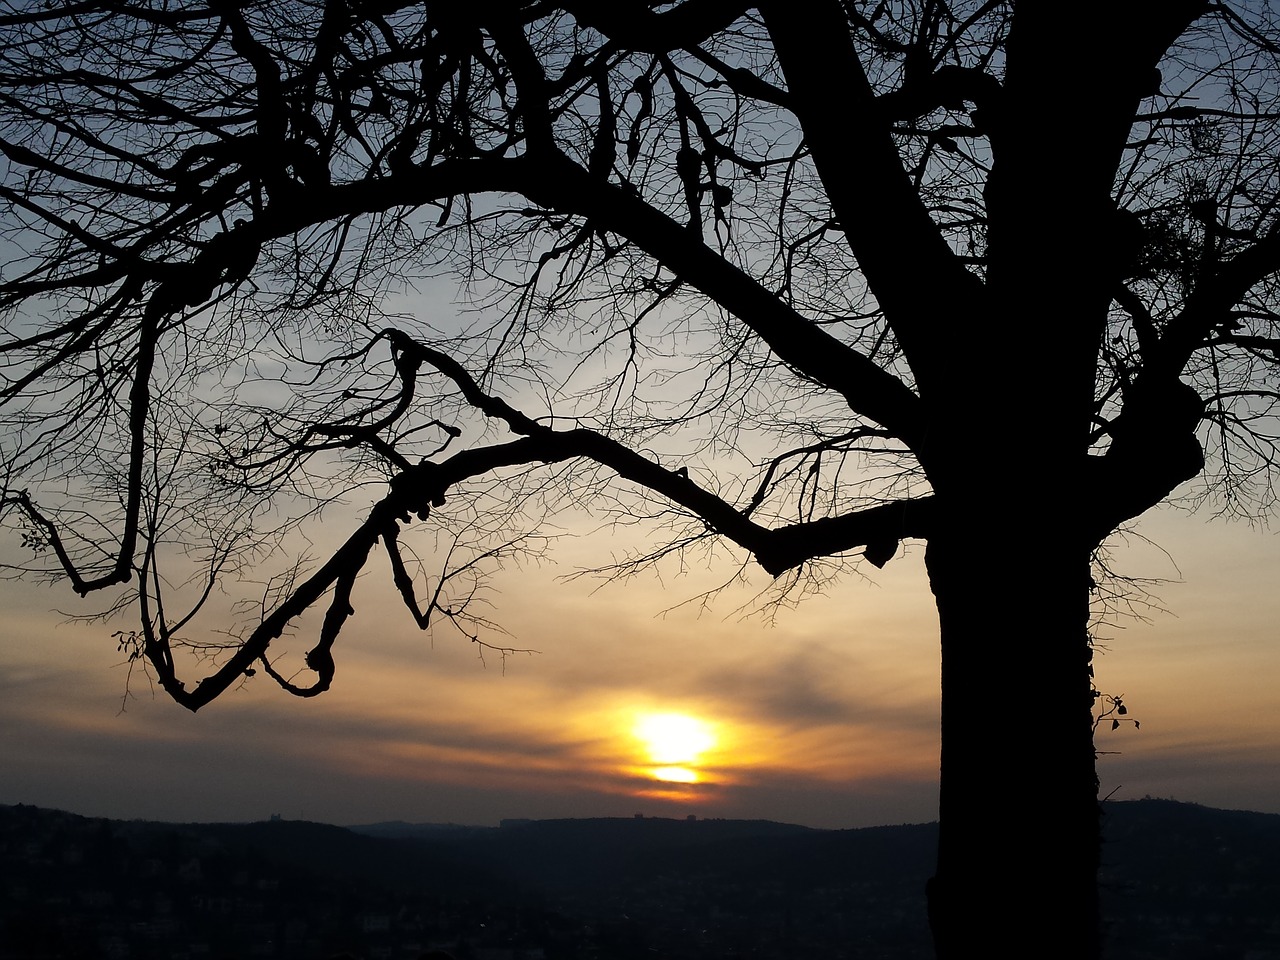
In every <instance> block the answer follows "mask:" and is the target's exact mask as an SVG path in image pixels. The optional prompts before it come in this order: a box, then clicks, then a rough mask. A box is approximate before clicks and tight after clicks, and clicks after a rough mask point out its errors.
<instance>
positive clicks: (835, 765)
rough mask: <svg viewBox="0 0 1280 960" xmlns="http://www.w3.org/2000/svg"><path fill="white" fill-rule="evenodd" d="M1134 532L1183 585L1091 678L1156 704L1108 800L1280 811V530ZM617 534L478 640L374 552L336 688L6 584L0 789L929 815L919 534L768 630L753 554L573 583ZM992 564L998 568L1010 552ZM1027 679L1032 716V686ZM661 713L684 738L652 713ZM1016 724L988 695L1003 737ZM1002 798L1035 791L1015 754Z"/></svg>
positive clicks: (507, 811) (169, 804)
mask: <svg viewBox="0 0 1280 960" xmlns="http://www.w3.org/2000/svg"><path fill="white" fill-rule="evenodd" d="M1139 532H1140V533H1141V534H1142V535H1143V536H1144V537H1146V538H1147V539H1148V540H1149V541H1151V543H1153V544H1155V545H1156V546H1152V545H1151V544H1148V543H1146V542H1144V541H1142V540H1141V539H1133V540H1131V542H1130V543H1129V545H1128V546H1125V545H1120V546H1118V547H1117V551H1116V557H1115V562H1116V565H1117V567H1118V569H1119V570H1120V572H1122V573H1124V574H1126V575H1130V576H1141V577H1150V578H1160V579H1163V580H1164V581H1165V582H1163V583H1161V584H1158V585H1157V586H1155V587H1154V588H1153V589H1154V591H1155V594H1156V598H1157V600H1158V607H1153V608H1149V609H1148V610H1146V616H1145V617H1144V618H1134V617H1127V618H1122V619H1119V620H1117V621H1115V622H1114V623H1113V624H1112V625H1111V626H1109V627H1107V628H1104V629H1103V631H1102V638H1103V641H1104V651H1103V654H1102V656H1101V657H1100V658H1099V659H1098V660H1097V675H1098V684H1099V686H1100V687H1101V689H1103V690H1104V691H1106V692H1108V693H1111V694H1117V695H1121V696H1123V697H1124V700H1125V702H1126V704H1127V705H1128V707H1129V711H1130V714H1129V715H1130V716H1131V717H1132V718H1136V719H1138V720H1139V721H1140V723H1141V728H1140V729H1134V728H1133V727H1132V726H1131V725H1129V724H1126V725H1124V726H1122V727H1121V729H1120V730H1117V731H1114V732H1113V731H1111V730H1109V729H1103V730H1102V731H1100V734H1099V744H1098V745H1099V748H1100V749H1101V750H1103V751H1105V754H1104V755H1103V756H1102V757H1101V759H1100V761H1099V773H1100V777H1101V782H1102V788H1101V789H1102V794H1103V795H1104V796H1105V795H1111V796H1114V797H1115V798H1116V799H1132V798H1139V797H1143V796H1156V797H1169V798H1173V799H1177V800H1184V801H1193V802H1197V803H1202V804H1206V805H1211V806H1217V807H1225V808H1232V809H1252V810H1262V811H1268V812H1275V813H1280V636H1278V635H1277V634H1278V630H1277V626H1276V625H1277V624H1280V589H1278V588H1277V585H1278V584H1280V539H1277V536H1276V535H1275V534H1274V533H1272V532H1270V531H1268V530H1265V529H1258V528H1250V527H1248V526H1246V525H1243V524H1239V523H1228V522H1224V521H1215V520H1211V519H1210V518H1208V517H1206V516H1203V515H1188V514H1186V513H1182V512H1179V511H1176V510H1173V509H1170V508H1161V509H1159V510H1157V511H1155V512H1153V513H1152V514H1150V515H1148V517H1146V518H1144V520H1143V521H1142V523H1141V524H1140V526H1139ZM609 548H610V543H609V537H608V535H607V534H597V535H594V536H585V537H582V538H580V539H578V538H570V539H566V540H563V541H560V542H558V543H557V544H556V545H555V547H554V549H553V558H554V562H553V563H547V564H543V565H541V566H532V567H528V568H524V569H507V570H506V571H504V572H502V573H501V574H499V579H498V580H497V581H496V582H495V584H494V587H495V593H494V597H495V609H494V611H493V614H494V617H495V618H496V619H497V620H499V621H500V622H501V623H503V625H504V626H505V627H507V629H509V630H510V631H511V633H512V637H511V642H512V644H513V645H515V646H519V647H527V648H532V649H534V650H536V651H537V652H536V653H532V654H518V655H513V656H508V657H507V658H505V660H504V659H503V658H501V657H499V656H496V655H495V654H493V653H489V654H488V655H486V656H485V657H484V658H483V659H481V658H480V657H479V656H478V654H479V653H480V651H479V650H478V649H477V648H476V647H475V646H474V645H471V644H468V643H466V642H465V641H462V640H460V639H459V638H458V637H457V636H456V635H450V634H447V633H440V634H438V635H436V636H435V637H432V636H429V635H425V634H422V633H420V632H418V631H417V629H416V628H415V627H414V626H413V624H412V622H411V621H410V620H409V618H408V616H407V615H406V614H405V613H404V611H403V609H402V608H401V609H397V603H398V601H397V600H396V599H395V598H394V596H393V595H392V594H391V592H390V591H389V588H388V583H387V578H386V576H385V575H384V574H383V573H382V571H381V569H378V570H377V571H376V572H374V573H372V574H370V575H368V576H366V577H364V578H362V579H361V581H360V582H359V584H358V585H357V588H356V592H355V596H354V601H355V603H354V605H355V607H356V617H355V618H354V619H353V620H352V621H350V623H349V625H348V627H347V629H346V631H345V632H344V634H343V635H342V637H341V639H340V640H339V643H338V646H337V647H336V648H335V653H336V655H337V661H338V672H337V676H336V680H335V685H334V688H333V690H331V691H330V692H329V693H327V694H325V695H323V696H320V697H317V698H314V699H311V700H299V699H296V698H293V697H290V696H288V695H286V694H284V693H283V692H281V691H280V690H278V689H277V688H275V687H274V686H273V685H272V684H271V683H270V682H269V681H268V680H267V678H265V677H258V678H256V679H255V680H254V681H252V682H250V683H249V684H247V685H246V686H245V687H243V688H241V689H239V690H232V691H229V692H228V693H227V694H225V695H224V696H223V697H222V698H221V699H220V700H218V701H215V702H214V703H213V704H211V705H210V706H208V707H206V708H205V709H204V710H202V711H201V712H200V713H199V714H191V713H189V712H187V711H185V710H184V709H182V708H180V707H178V706H177V705H176V704H174V703H173V702H171V701H170V700H169V699H168V698H167V697H166V696H164V695H163V694H162V693H160V692H159V691H152V690H151V689H150V688H149V687H148V684H147V683H146V680H145V678H143V677H140V676H139V675H138V674H136V673H135V675H134V676H133V678H132V680H130V679H129V676H128V670H127V667H126V666H124V665H123V664H122V663H121V661H122V660H123V657H122V655H121V654H119V653H118V652H117V650H116V641H115V640H114V639H113V638H112V637H111V633H112V631H113V630H117V629H121V628H127V626H128V622H127V620H122V621H120V622H118V623H112V624H101V623H97V624H92V623H90V624H86V623H80V622H70V621H68V619H67V616H66V614H69V613H75V612H77V610H78V609H79V608H78V607H77V604H78V603H80V601H79V600H78V599H77V598H76V597H75V596H74V594H72V593H71V591H70V590H69V589H67V588H66V587H53V588H50V587H45V586H41V585H36V584H25V583H23V584H15V583H3V584H0V604H2V605H3V606H2V607H0V609H3V611H4V615H3V620H2V621H0V623H2V624H3V626H2V627H0V636H2V637H3V639H2V640H0V803H5V804H14V803H28V804H36V805H39V806H44V807H54V808H60V809H65V810H70V811H72V812H75V813H79V814H84V815H89V816H107V817H113V818H121V819H130V818H146V819H160V820H169V821H246V820H259V819H265V818H267V817H268V816H270V815H272V814H280V815H281V816H283V817H285V818H289V819H308V820H316V821H323V822H329V823H339V824H358V823H371V822H378V821H384V820H406V821H411V822H446V823H468V824H481V825H488V824H496V823H497V822H498V821H499V820H501V819H503V818H508V817H533V818H553V817H587V816H624V817H625V816H632V815H634V814H636V813H642V814H644V815H646V816H675V817H683V816H688V815H691V814H692V815H695V816H699V817H734V818H767V819H772V820H779V821H785V822H792V823H802V824H807V825H810V826H816V827H830V828H846V827H859V826H871V825H877V824H886V823H890V824H892V823H910V822H921V821H927V820H931V819H934V817H935V816H936V799H937V763H938V732H937V731H938V651H937V640H936V635H937V634H936V623H935V620H934V613H933V609H932V603H931V598H930V596H929V594H928V589H927V584H926V580H925V577H924V570H923V562H922V558H923V545H922V544H918V543H915V544H908V545H907V546H906V548H905V550H900V552H899V554H898V556H897V557H896V558H895V559H894V560H893V561H891V562H890V563H889V565H888V566H887V567H886V568H885V569H884V570H882V571H870V572H871V573H872V574H873V576H872V577H871V578H870V579H860V578H858V577H856V576H851V577H847V578H845V579H844V580H842V581H840V582H838V583H837V584H835V585H834V586H833V587H832V588H831V589H830V590H829V591H828V593H827V594H826V595H824V596H820V597H816V598H811V599H809V600H806V601H804V602H803V603H802V604H800V605H799V606H798V607H797V608H795V609H792V610H783V611H781V612H780V614H779V616H778V617H777V619H776V621H775V622H773V623H770V622H767V621H766V620H765V619H764V618H762V617H761V616H759V615H758V614H757V615H752V614H749V613H748V614H744V613H742V612H741V610H740V608H741V607H742V605H743V604H744V603H748V602H749V601H750V599H751V597H752V596H753V593H754V591H758V590H760V589H761V588H762V587H763V586H764V585H765V584H766V582H767V578H766V576H765V575H764V574H763V573H760V572H757V573H756V574H755V575H754V578H753V580H752V583H751V584H750V585H748V586H747V587H744V588H741V589H738V590H729V591H727V592H726V593H725V594H724V595H722V596H720V597H719V598H718V599H717V600H716V601H715V602H714V603H713V604H712V606H711V607H710V609H699V608H698V607H697V606H696V605H693V606H686V607H678V608H676V609H671V608H672V606H673V605H674V604H677V603H679V602H680V601H682V600H685V599H687V598H690V597H693V596H696V595H697V594H698V593H699V592H700V591H701V590H704V589H706V588H708V587H710V586H713V585H715V584H717V583H719V582H721V581H722V580H724V579H726V578H727V577H728V576H730V575H731V574H732V572H733V567H732V565H731V564H730V563H723V564H713V565H712V569H709V570H708V569H703V568H699V567H694V568H693V569H690V570H689V571H687V572H686V573H685V575H683V576H671V575H669V574H670V571H666V572H664V573H663V574H662V575H661V576H659V575H656V574H655V575H642V576H640V577H638V578H635V579H633V580H630V581H628V582H625V583H609V584H604V585H600V584H598V583H594V582H585V581H582V580H575V581H568V582H567V581H566V580H565V579H564V578H565V575H566V574H570V573H572V572H573V571H574V570H575V569H578V568H579V567H581V566H586V565H590V564H592V563H598V562H599V560H600V556H601V551H607V550H608V549H609ZM725 559H726V560H727V559H728V558H725ZM990 562H991V565H992V568H991V577H992V580H993V581H994V582H996V583H998V581H999V577H1000V563H1001V562H1004V560H1003V558H996V559H995V560H992V561H990ZM868 569H869V568H868ZM59 611H60V612H59ZM306 639H307V638H306V637H305V636H302V635H300V636H298V637H297V638H295V639H294V640H293V641H291V644H292V647H293V648H294V652H295V654H297V653H300V652H301V651H302V650H305V649H306V647H307V646H309V644H307V643H306ZM1017 693H1018V694H1019V697H1018V699H1019V700H1020V701H1021V702H1022V703H1023V704H1024V706H1022V707H1021V708H1020V709H1022V710H1024V711H1027V712H1032V713H1033V712H1034V709H1035V697H1034V690H1023V691H1017ZM654 716H657V717H659V718H665V719H660V720H658V721H656V723H657V724H658V726H660V727H661V726H663V725H664V724H665V725H666V726H667V727H671V726H674V727H675V728H676V733H677V737H676V740H677V742H676V743H675V745H671V744H665V745H664V744H657V745H655V744H653V743H650V742H646V741H645V740H644V739H643V738H642V737H640V736H638V735H637V729H638V728H641V727H642V725H643V724H644V723H645V722H649V723H650V724H653V723H654V722H655V721H653V720H652V718H653V717H654ZM673 716H674V717H676V718H678V719H674V720H673V719H672V717H673ZM646 718H649V720H648V721H646ZM1010 719H1015V718H1009V717H1003V716H1001V715H999V713H998V712H996V711H993V717H992V724H991V738H992V748H993V749H995V750H998V749H999V741H1000V735H1001V734H1000V731H1001V727H1002V725H1003V723H1004V722H1006V721H1007V720H1010ZM672 768H674V770H673V769H672ZM661 776H666V777H668V779H665V780H664V779H658V777H661ZM671 777H675V778H676V781H678V780H679V779H684V780H686V781H688V780H693V781H696V782H676V781H673V780H672V779H670V778H671ZM1001 789H1002V788H1001V786H1000V785H998V784H997V785H994V786H993V794H994V795H996V796H997V797H998V796H999V795H1000V793H1001ZM1005 796H1007V797H1008V798H1009V799H1010V800H1011V801H1012V800H1018V799H1019V798H1018V795H1017V772H1016V758H1012V757H1011V759H1010V774H1009V780H1008V784H1007V792H1006V793H1005Z"/></svg>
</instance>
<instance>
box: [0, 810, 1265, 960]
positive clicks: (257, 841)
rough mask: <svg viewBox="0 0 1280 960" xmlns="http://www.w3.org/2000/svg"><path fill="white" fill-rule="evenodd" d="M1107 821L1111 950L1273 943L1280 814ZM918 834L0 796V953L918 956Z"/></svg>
mask: <svg viewBox="0 0 1280 960" xmlns="http://www.w3.org/2000/svg"><path fill="white" fill-rule="evenodd" d="M1046 828H1047V829H1051V828H1052V827H1051V825H1046ZM1104 832H1105V836H1106V843H1105V845H1104V849H1103V869H1102V872H1101V875H1100V880H1101V886H1102V894H1103V906H1104V914H1105V917H1106V924H1107V931H1106V936H1107V943H1108V956H1109V957H1111V958H1112V960H1157V958H1158V960H1199V958H1204V960H1210V958H1214V960H1217V958H1228V957H1230V958H1240V960H1245V958H1247V960H1280V911H1277V909H1276V904H1280V816H1278V815H1273V814H1260V813H1247V812H1239V811H1224V810H1214V809H1211V808H1207V807H1200V806H1196V805H1193V804H1185V803H1175V802H1173V801H1162V800H1143V801H1131V802H1123V803H1108V804H1106V805H1105V818H1104ZM936 836H937V830H936V825H934V824H916V825H905V826H896V827H877V828H871V829H861V830H815V829H810V828H807V827H800V826H795V825H790V824H779V823H772V822H769V821H744V820H668V819H662V818H653V817H645V818H625V819H623V818H619V819H583V820H539V821H507V822H506V823H505V825H504V826H503V827H500V828H494V827H466V826H459V825H454V824H408V823H383V824H371V825H367V826H361V827H353V828H342V827H335V826H329V825H326V824H317V823H307V822H303V821H281V820H272V821H269V822H259V823H244V824H163V823H147V822H142V821H127V822H125V821H109V820H94V819H89V818H84V817H77V816H75V815H73V814H67V813H61V812H57V811H49V810H41V809H38V808H34V807H27V806H16V807H0V960H36V958H40V960H43V958H45V957H48V958H52V957H55V956H57V957H65V958H74V957H77V956H86V957H87V956H101V955H108V954H110V955H113V956H120V957H122V958H129V960H148V958H149V957H152V956H155V957H161V956H163V957H165V958H168V957H171V956H175V955H180V954H185V955H187V956H195V955H197V954H198V955H201V956H206V957H208V958H210V960H219V958H220V957H222V956H227V957H231V956H247V955H250V954H252V953H254V952H257V953H262V952H263V951H266V950H268V946H267V944H271V946H270V947H269V950H270V951H274V952H272V953H267V954H263V955H270V956H274V957H278V958H281V960H291V958H297V960H308V958H315V960H322V958H323V957H327V956H332V955H334V954H335V953H338V952H340V951H341V952H347V953H351V954H352V955H353V956H357V957H364V956H372V955H374V954H378V955H383V956H398V955H401V954H402V953H404V952H405V951H412V950H413V949H422V948H425V946H427V945H431V944H434V945H436V946H443V947H444V948H447V949H454V950H456V951H458V952H461V953H466V952H468V951H470V952H472V953H475V954H477V955H478V954H479V953H481V952H483V951H484V950H488V949H493V950H505V951H507V953H506V954H503V955H504V956H509V957H511V958H513V960H517V958H518V956H519V955H520V951H521V950H524V951H526V952H527V953H528V955H529V956H536V955H537V954H538V952H539V951H541V954H542V956H543V957H545V958H546V960H560V958H564V960H577V958H581V957H600V958H606V960H608V958H616V960H626V958H627V957H628V956H632V955H634V956H636V957H640V956H652V955H654V954H655V953H656V954H659V955H663V956H665V957H668V958H671V960H683V958H688V960H693V958H695V957H697V958H701V957H706V956H717V955H723V956H746V955H748V954H749V955H751V956H753V957H756V958H759V960H770V958H774V957H776V958H779V960H781V958H783V957H793V956H795V955H797V954H800V955H803V954H813V955H823V956H830V957H838V956H851V957H869V958H874V957H879V958H885V960H889V958H894V960H897V958H901V960H914V958H917V957H919V958H925V957H928V956H930V949H929V942H928V933H927V929H926V924H925V920H924V882H925V879H926V878H927V877H928V876H929V875H930V873H931V871H932V865H933V864H932V861H933V854H934V847H935V845H936ZM165 918H168V920H165ZM184 938H185V939H184ZM397 938H398V939H397ZM180 940H181V941H182V942H181V943H180V942H179V941H180ZM144 941H145V943H144ZM397 944H398V945H399V946H397ZM148 945H149V946H148ZM415 945H416V946H415ZM464 947H465V949H463V948H464ZM517 947H519V949H517ZM220 950H221V951H222V952H221V953H220V952H219V951H220ZM166 951H167V952H166ZM387 951H390V953H388V952H387ZM495 955H496V954H495Z"/></svg>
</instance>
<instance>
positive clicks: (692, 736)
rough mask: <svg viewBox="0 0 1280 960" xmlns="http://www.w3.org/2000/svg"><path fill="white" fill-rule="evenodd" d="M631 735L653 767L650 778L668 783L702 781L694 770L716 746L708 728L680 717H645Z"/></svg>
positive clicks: (698, 722)
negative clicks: (638, 742)
mask: <svg viewBox="0 0 1280 960" xmlns="http://www.w3.org/2000/svg"><path fill="white" fill-rule="evenodd" d="M633 733H634V734H635V737H636V739H637V740H639V741H640V742H641V743H642V744H643V745H644V749H645V752H646V753H647V754H648V756H649V762H650V764H652V765H653V766H652V767H651V769H650V771H649V773H650V775H651V776H652V777H653V778H654V779H655V780H665V781H667V782H668V783H697V782H698V781H699V780H700V779H701V778H700V777H699V776H698V773H697V771H696V770H694V769H693V768H694V766H695V765H696V764H697V762H698V758H699V757H701V756H702V754H704V753H706V752H707V751H708V750H710V749H711V748H712V747H713V746H715V742H716V738H715V735H714V734H713V733H712V732H711V727H710V725H709V724H707V723H706V722H704V721H702V720H699V719H697V718H696V717H691V716H688V715H687V714H683V713H650V714H645V715H644V716H642V717H640V718H639V720H638V721H637V722H636V725H635V728H634V729H633Z"/></svg>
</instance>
